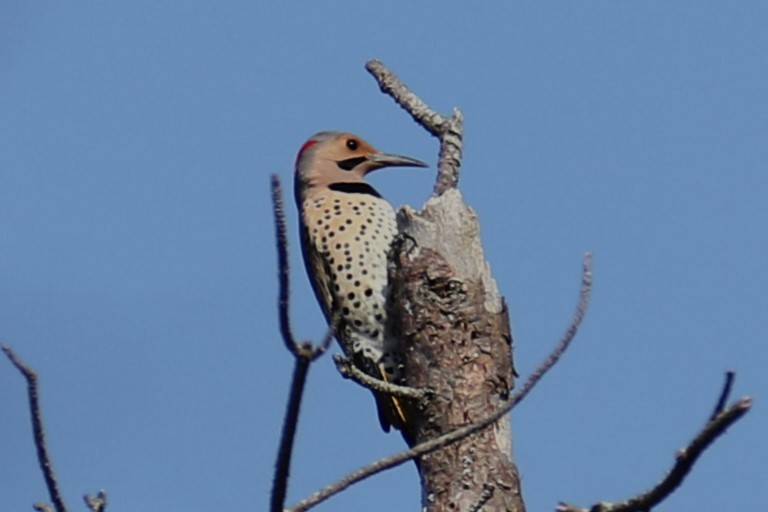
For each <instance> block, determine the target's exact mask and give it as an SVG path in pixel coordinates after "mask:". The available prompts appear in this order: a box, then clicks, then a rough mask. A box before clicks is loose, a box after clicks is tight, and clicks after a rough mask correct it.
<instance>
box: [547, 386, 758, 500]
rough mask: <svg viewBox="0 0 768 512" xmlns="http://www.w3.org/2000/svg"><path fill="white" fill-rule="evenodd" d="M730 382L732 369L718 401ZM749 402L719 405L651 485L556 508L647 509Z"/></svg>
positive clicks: (677, 484)
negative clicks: (617, 497) (620, 497)
mask: <svg viewBox="0 0 768 512" xmlns="http://www.w3.org/2000/svg"><path fill="white" fill-rule="evenodd" d="M732 384H733V372H728V376H726V382H725V385H724V386H723V390H722V392H721V393H720V399H718V404H719V403H720V402H721V401H723V400H724V399H725V400H727V399H728V395H729V394H730V389H731V385H732ZM751 406H752V399H751V398H750V397H743V398H741V399H739V400H737V401H736V402H735V403H734V404H732V405H730V406H729V407H727V408H722V407H720V410H719V412H718V413H717V414H716V415H715V417H714V418H711V419H710V420H709V421H708V422H707V423H706V424H705V425H704V426H703V427H702V429H701V430H700V431H699V433H698V434H696V437H694V438H693V440H692V441H691V442H690V443H689V444H688V446H686V447H685V448H683V449H682V450H679V451H678V452H677V454H676V457H675V464H674V465H673V466H672V469H670V470H669V472H668V473H667V474H666V476H665V477H664V478H663V479H662V480H661V482H659V483H658V484H657V485H655V486H654V487H653V488H651V489H649V490H648V491H645V492H643V493H640V494H638V495H637V496H634V497H632V498H629V499H626V500H624V501H620V502H616V503H607V502H601V503H597V504H595V505H593V506H592V507H591V508H589V509H586V508H580V507H577V506H575V505H570V504H567V503H560V505H559V506H558V507H557V509H556V510H557V511H558V512H647V511H649V510H651V509H652V508H653V507H655V506H656V505H658V504H659V503H661V502H662V501H663V500H665V499H666V498H667V497H668V496H669V495H671V494H672V493H673V492H674V491H675V490H676V489H677V488H678V487H680V485H681V484H682V483H683V480H685V477H686V476H688V473H690V472H691V470H692V469H693V466H694V464H696V461H697V460H698V459H699V457H700V456H701V454H702V453H704V450H706V449H707V448H708V447H709V446H710V445H711V444H712V443H714V442H715V440H716V439H717V438H718V437H720V436H721V435H723V434H724V433H725V431H726V430H728V427H730V426H731V425H733V424H734V423H735V422H736V421H738V420H739V418H741V417H742V416H744V415H745V414H746V413H747V412H748V411H749V409H750V407H751Z"/></svg>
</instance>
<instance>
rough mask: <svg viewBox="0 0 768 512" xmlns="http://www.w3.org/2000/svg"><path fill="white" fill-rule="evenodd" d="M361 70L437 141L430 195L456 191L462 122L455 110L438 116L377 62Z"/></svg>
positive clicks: (461, 145)
mask: <svg viewBox="0 0 768 512" xmlns="http://www.w3.org/2000/svg"><path fill="white" fill-rule="evenodd" d="M365 69H367V70H368V72H369V73H370V74H371V75H373V77H374V78H375V79H376V81H377V82H378V84H379V88H380V89H381V91H382V92H383V93H385V94H387V95H389V96H391V97H392V99H394V100H395V102H396V103H397V104H398V105H400V107H402V108H403V109H404V110H405V111H406V112H408V113H409V114H410V115H411V117H412V118H413V120H414V121H416V122H417V123H418V124H419V125H421V126H422V127H423V128H424V129H425V130H427V131H428V132H429V133H430V134H432V135H433V136H435V137H437V138H438V139H439V140H440V152H439V162H438V166H437V179H436V181H435V187H434V190H433V192H432V194H433V195H434V196H439V195H442V194H443V192H445V191H446V190H448V189H451V188H456V186H457V185H458V183H459V171H460V169H461V150H462V147H463V141H462V138H463V134H464V131H463V122H464V119H463V117H462V115H461V112H460V111H459V109H456V108H454V109H453V115H451V116H450V117H445V116H442V115H440V114H438V113H437V112H435V111H434V110H432V109H431V108H429V106H428V105H427V104H426V103H425V102H424V101H423V100H422V99H421V98H419V97H418V96H417V95H416V94H414V93H413V92H411V91H410V90H409V89H408V87H406V86H405V84H404V83H403V82H402V81H401V80H400V79H399V78H398V77H397V75H395V74H394V73H393V72H392V71H390V70H389V69H388V68H387V67H386V66H385V65H384V64H382V63H381V61H378V60H370V61H368V62H367V63H366V65H365Z"/></svg>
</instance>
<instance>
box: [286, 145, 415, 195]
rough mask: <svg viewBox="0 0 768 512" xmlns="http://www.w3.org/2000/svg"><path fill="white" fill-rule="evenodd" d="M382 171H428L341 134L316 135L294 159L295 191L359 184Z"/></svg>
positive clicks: (410, 161)
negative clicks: (372, 173) (332, 185)
mask: <svg viewBox="0 0 768 512" xmlns="http://www.w3.org/2000/svg"><path fill="white" fill-rule="evenodd" d="M382 167H427V164H425V163H424V162H421V161H420V160H416V159H414V158H410V157H407V156H401V155H393V154H390V153H382V152H381V151H379V150H378V149H376V148H374V147H373V146H371V145H370V144H368V143H367V142H366V141H364V140H363V139H361V138H360V137H358V136H357V135H352V134H351V133H344V132H319V133H316V134H315V135H313V136H312V137H311V138H310V139H309V140H308V141H307V142H305V143H304V145H303V146H301V149H300V150H299V154H298V155H297V156H296V177H295V180H296V185H297V188H301V189H306V188H308V187H322V186H328V185H331V184H333V183H359V182H362V181H363V178H364V177H365V175H366V174H368V173H369V172H371V171H375V170H376V169H381V168H382Z"/></svg>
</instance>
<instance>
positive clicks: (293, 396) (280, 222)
mask: <svg viewBox="0 0 768 512" xmlns="http://www.w3.org/2000/svg"><path fill="white" fill-rule="evenodd" d="M271 184H272V209H273V212H274V218H275V238H276V247H277V262H278V267H279V269H278V281H279V288H280V290H279V292H278V310H279V315H280V334H281V336H282V338H283V343H284V344H285V346H286V348H287V349H288V351H289V352H290V353H291V354H293V357H294V360H295V361H294V367H293V377H292V378H291V388H290V392H289V395H288V404H287V406H286V409H285V418H284V419H283V427H282V430H281V433H280V446H279V448H278V451H277V461H276V462H275V474H274V477H273V480H272V494H271V499H270V510H271V512H282V511H283V507H284V505H285V496H286V494H287V490H288V478H289V477H290V473H291V460H292V455H293V446H294V441H295V439H296V429H297V427H298V423H299V411H300V409H301V400H302V397H303V396H304V388H305V387H306V383H307V374H308V373H309V367H310V365H311V364H312V362H313V361H314V360H316V359H317V358H318V357H320V356H321V355H323V354H324V353H325V352H326V351H327V350H328V347H329V346H330V344H331V340H333V336H334V332H335V326H336V324H337V323H338V321H339V319H338V315H334V316H333V317H331V321H330V325H329V327H328V331H327V332H326V333H325V335H324V336H323V339H322V340H321V341H320V343H318V344H317V345H313V344H312V342H310V341H305V342H302V343H298V342H297V341H296V339H295V338H294V337H293V331H292V329H291V322H290V316H289V310H290V286H289V284H290V268H289V266H288V236H287V234H286V223H285V210H284V207H283V193H282V187H281V185H280V178H278V177H277V175H274V174H273V175H272V178H271Z"/></svg>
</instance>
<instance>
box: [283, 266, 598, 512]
mask: <svg viewBox="0 0 768 512" xmlns="http://www.w3.org/2000/svg"><path fill="white" fill-rule="evenodd" d="M581 282H582V286H581V292H580V297H579V302H578V305H577V307H576V312H575V313H574V315H573V318H572V319H571V322H570V324H569V326H568V329H567V330H566V332H565V335H564V336H563V338H562V339H561V340H560V342H559V343H558V344H557V346H556V347H555V349H554V351H553V352H552V354H550V356H549V357H547V359H546V360H545V361H544V362H543V363H542V364H541V365H540V366H539V367H538V368H537V369H536V371H535V372H534V373H533V374H531V376H529V377H528V379H527V380H526V382H525V384H524V385H523V386H522V388H520V391H518V392H517V393H515V394H513V395H512V396H510V397H509V398H508V399H507V400H506V402H504V405H503V406H502V407H501V408H499V410H497V411H496V412H494V413H493V414H491V415H490V416H488V417H486V418H484V419H482V420H480V421H478V422H477V423H473V424H471V425H466V426H464V427H459V428H457V429H455V430H452V431H450V432H447V433H445V434H442V435H441V436H439V437H436V438H434V439H430V440H429V441H424V442H423V443H420V444H418V445H416V446H414V447H413V448H411V449H410V450H405V451H402V452H400V453H396V454H394V455H390V456H388V457H384V458H382V459H379V460H377V461H375V462H373V463H371V464H369V465H367V466H363V467H362V468H360V469H358V470H356V471H353V472H352V473H350V474H348V475H347V476H345V477H344V478H341V479H340V480H337V481H336V482H334V483H332V484H331V485H328V486H327V487H324V488H323V489H320V490H319V491H317V492H315V493H314V494H312V495H311V496H309V497H307V498H305V499H303V500H302V501H300V502H299V503H297V504H296V506H294V507H293V508H291V509H288V511H289V512H303V511H305V510H309V509H310V508H312V507H314V506H315V505H318V504H319V503H322V502H323V501H325V500H327V499H328V498H330V497H331V496H333V495H335V494H338V493H339V492H341V491H343V490H344V489H346V488H347V487H349V486H351V485H353V484H355V483H357V482H359V481H361V480H364V479H366V478H368V477H370V476H373V475H375V474H376V473H380V472H381V471H384V470H387V469H390V468H393V467H396V466H399V465H400V464H403V463H404V462H407V461H409V460H411V459H415V458H417V457H420V456H422V455H425V454H427V453H430V452H433V451H435V450H437V449H440V448H443V447H444V446H448V445H449V444H452V443H455V442H457V441H460V440H462V439H464V438H466V437H467V436H470V435H472V434H473V433H475V432H478V431H480V430H483V429H484V428H487V427H488V426H490V425H492V424H494V423H496V421H498V420H499V418H501V417H502V416H504V415H505V414H507V413H508V412H509V411H510V410H512V409H513V408H514V407H515V406H516V405H517V404H519V403H520V402H521V401H522V400H523V399H524V398H525V397H526V396H527V395H528V394H529V393H530V391H531V390H532V389H533V388H534V386H535V385H536V384H537V383H538V382H539V381H540V380H541V378H542V377H543V376H544V375H545V374H546V373H547V372H548V371H549V370H550V369H551V368H552V367H553V366H554V365H555V363H557V361H558V359H559V358H560V356H562V354H563V353H564V352H565V350H566V349H567V348H568V346H569V345H570V343H571V341H573V338H574V336H576V332H577V331H578V328H579V325H580V324H581V321H582V320H583V318H584V312H585V311H586V308H587V305H588V304H589V297H590V294H591V290H592V258H591V255H590V254H586V255H585V256H584V263H583V274H582V281H581Z"/></svg>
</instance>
